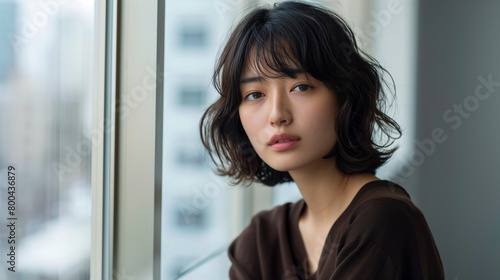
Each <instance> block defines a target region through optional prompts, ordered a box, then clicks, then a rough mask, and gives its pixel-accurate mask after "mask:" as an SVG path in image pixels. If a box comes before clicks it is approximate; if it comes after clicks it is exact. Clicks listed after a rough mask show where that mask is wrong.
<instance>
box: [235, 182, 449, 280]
mask: <svg viewBox="0 0 500 280" xmlns="http://www.w3.org/2000/svg"><path fill="white" fill-rule="evenodd" d="M304 207H307V206H306V204H305V202H304V200H300V201H298V202H296V203H293V204H292V203H287V204H284V205H281V206H278V207H275V208H274V209H272V210H269V211H263V212H260V213H259V214H257V215H255V216H254V217H253V218H252V221H251V223H250V225H249V226H248V227H247V228H246V229H245V230H244V231H243V232H242V233H241V235H240V236H239V237H238V238H236V240H234V242H233V243H232V244H231V245H230V247H229V250H228V253H229V258H230V260H231V262H232V266H231V269H230V270H229V277H230V279H233V280H247V279H248V280H250V279H252V280H257V279H262V280H278V279H283V280H285V279H287V280H288V279H290V280H292V279H293V280H298V279H308V280H327V279H330V280H337V279H342V280H346V279H355V280H360V279H370V280H371V279H384V280H385V279H404V280H411V279H431V280H440V279H444V273H443V267H442V263H441V259H440V256H439V252H438V250H437V248H436V245H435V243H434V239H433V237H432V234H431V232H430V230H429V227H428V225H427V222H426V221H425V218H424V216H423V215H422V212H420V210H419V209H418V208H417V207H416V206H415V205H414V204H413V203H412V202H411V200H410V196H409V195H408V193H407V192H406V191H405V190H404V189H403V188H402V187H401V186H399V185H396V184H394V183H392V182H390V181H382V180H381V181H373V182H370V183H368V184H366V185H364V186H363V187H362V188H361V189H360V190H359V191H358V193H357V194H356V196H355V197H354V199H353V200H352V201H351V203H350V204H349V206H348V207H347V208H346V209H345V211H344V212H343V213H342V214H341V216H340V217H339V218H338V219H337V221H336V222H335V223H334V225H333V226H332V228H331V229H330V232H329V233H328V236H327V238H326V242H325V244H324V246H323V250H322V254H321V257H320V261H319V264H318V269H317V271H316V272H315V273H314V274H313V275H311V276H310V277H306V271H305V268H306V267H307V255H306V250H305V247H304V243H303V241H302V237H301V235H300V231H299V227H298V221H299V217H300V214H301V213H302V211H303V210H304Z"/></svg>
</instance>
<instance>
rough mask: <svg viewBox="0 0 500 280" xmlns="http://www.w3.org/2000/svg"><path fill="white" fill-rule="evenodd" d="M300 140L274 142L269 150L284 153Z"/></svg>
mask: <svg viewBox="0 0 500 280" xmlns="http://www.w3.org/2000/svg"><path fill="white" fill-rule="evenodd" d="M299 141H300V140H292V141H287V142H276V143H274V144H272V145H271V149H273V150H275V151H285V150H288V149H291V148H293V147H295V146H296V145H297V144H298V143H299Z"/></svg>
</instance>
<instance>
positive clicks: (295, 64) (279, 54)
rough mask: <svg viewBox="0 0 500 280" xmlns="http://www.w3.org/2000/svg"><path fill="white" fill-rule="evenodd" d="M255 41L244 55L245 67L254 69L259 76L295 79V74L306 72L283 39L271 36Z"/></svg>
mask: <svg viewBox="0 0 500 280" xmlns="http://www.w3.org/2000/svg"><path fill="white" fill-rule="evenodd" d="M259 35H260V34H259ZM256 39H257V40H255V42H254V43H253V44H252V47H251V48H250V50H249V52H248V53H247V54H246V59H245V65H248V66H249V67H251V68H252V69H254V70H255V72H257V73H259V76H264V77H268V78H278V77H282V76H288V77H291V78H295V77H296V76H297V74H300V73H304V72H307V70H305V69H304V67H303V66H302V63H301V62H300V61H299V60H298V59H297V57H296V55H295V54H294V52H293V50H292V49H291V48H290V44H289V43H288V42H287V41H286V40H285V39H277V38H276V37H273V36H268V38H265V37H260V36H258V37H256Z"/></svg>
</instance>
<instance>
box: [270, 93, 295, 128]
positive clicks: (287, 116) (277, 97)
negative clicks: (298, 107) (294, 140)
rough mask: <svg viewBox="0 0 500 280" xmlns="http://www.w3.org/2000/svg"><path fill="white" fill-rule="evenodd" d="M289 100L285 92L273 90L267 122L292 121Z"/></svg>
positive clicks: (281, 123)
mask: <svg viewBox="0 0 500 280" xmlns="http://www.w3.org/2000/svg"><path fill="white" fill-rule="evenodd" d="M290 109H291V108H290V102H289V99H288V97H287V95H286V93H279V92H275V94H273V96H272V98H271V100H270V113H269V124H270V125H271V126H281V125H289V124H291V123H292V121H293V117H292V112H291V110H290Z"/></svg>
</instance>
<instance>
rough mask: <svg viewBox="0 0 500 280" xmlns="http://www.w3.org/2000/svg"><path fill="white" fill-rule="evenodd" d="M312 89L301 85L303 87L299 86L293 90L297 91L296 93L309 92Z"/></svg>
mask: <svg viewBox="0 0 500 280" xmlns="http://www.w3.org/2000/svg"><path fill="white" fill-rule="evenodd" d="M311 88H312V87H311V86H310V85H306V84H301V85H298V86H296V87H294V88H293V89H294V90H296V91H308V90H310V89H311Z"/></svg>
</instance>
